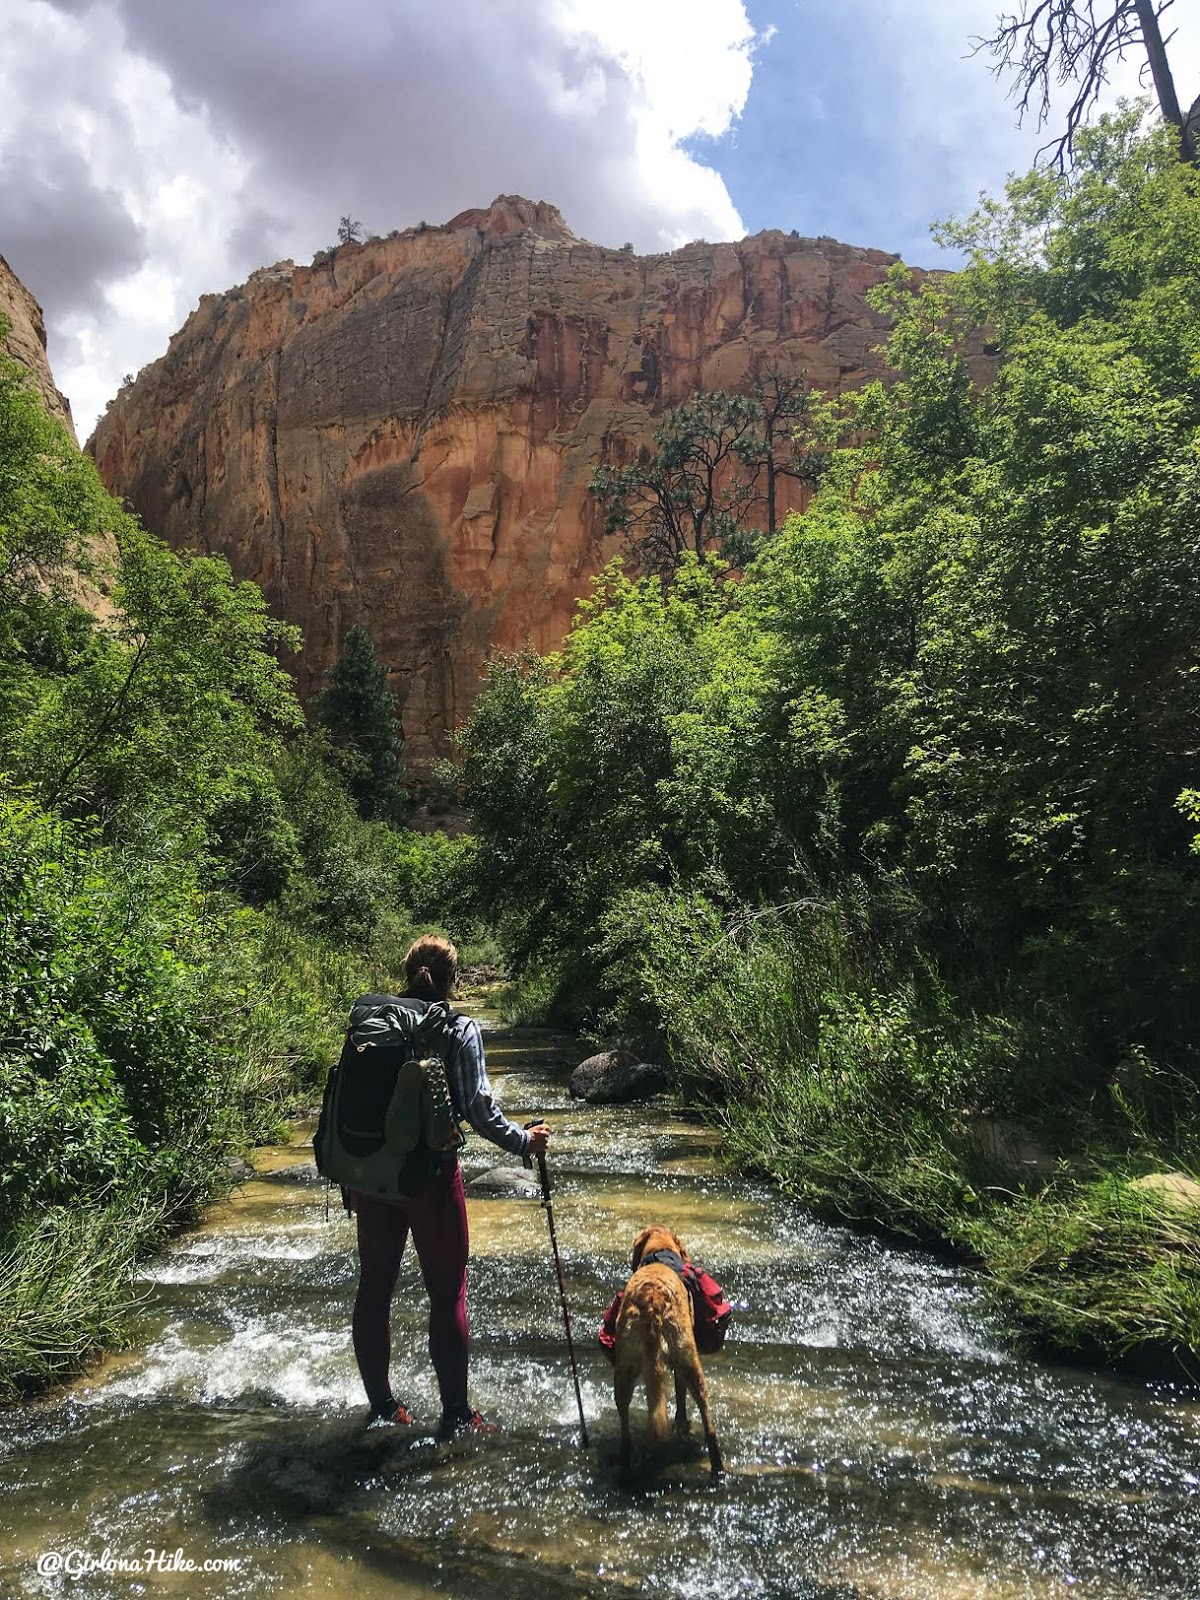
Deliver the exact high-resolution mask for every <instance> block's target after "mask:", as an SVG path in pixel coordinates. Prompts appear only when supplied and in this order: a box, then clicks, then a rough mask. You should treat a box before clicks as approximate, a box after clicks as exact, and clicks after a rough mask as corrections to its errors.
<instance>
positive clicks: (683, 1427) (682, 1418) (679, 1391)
mask: <svg viewBox="0 0 1200 1600" xmlns="http://www.w3.org/2000/svg"><path fill="white" fill-rule="evenodd" d="M687 1388H688V1386H687V1378H686V1377H685V1376H684V1374H683V1373H682V1372H681V1371H680V1370H679V1368H678V1367H676V1368H675V1432H676V1433H687V1432H688V1414H687Z"/></svg>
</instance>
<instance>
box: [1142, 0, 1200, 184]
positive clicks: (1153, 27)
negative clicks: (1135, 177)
mask: <svg viewBox="0 0 1200 1600" xmlns="http://www.w3.org/2000/svg"><path fill="white" fill-rule="evenodd" d="M1133 9H1134V10H1135V11H1136V12H1137V19H1138V23H1139V25H1140V27H1141V30H1142V41H1143V43H1144V44H1145V46H1146V54H1147V56H1148V57H1149V58H1150V71H1151V73H1152V74H1153V75H1154V90H1155V93H1156V94H1157V95H1158V108H1159V110H1160V111H1161V112H1162V114H1163V116H1164V117H1165V118H1166V120H1167V121H1168V122H1170V123H1171V124H1173V126H1175V127H1176V128H1178V129H1179V141H1180V145H1181V148H1182V151H1183V157H1184V160H1185V161H1195V159H1196V147H1195V144H1194V142H1193V139H1192V134H1191V129H1190V127H1189V125H1188V124H1186V123H1185V122H1184V120H1183V112H1182V111H1181V110H1180V109H1179V96H1178V95H1177V94H1176V93H1175V80H1174V78H1172V76H1171V68H1170V66H1169V65H1168V63H1167V51H1166V46H1165V45H1164V44H1163V37H1162V29H1161V28H1160V27H1159V25H1158V17H1157V16H1156V15H1155V12H1154V0H1133Z"/></svg>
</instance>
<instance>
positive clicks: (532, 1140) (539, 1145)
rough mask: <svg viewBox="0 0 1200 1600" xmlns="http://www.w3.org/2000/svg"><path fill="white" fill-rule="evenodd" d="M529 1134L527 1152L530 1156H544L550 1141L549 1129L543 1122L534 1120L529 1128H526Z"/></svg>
mask: <svg viewBox="0 0 1200 1600" xmlns="http://www.w3.org/2000/svg"><path fill="white" fill-rule="evenodd" d="M525 1132H526V1133H527V1134H528V1135H529V1154H530V1155H531V1156H544V1155H545V1154H546V1149H547V1146H548V1145H549V1143H550V1129H549V1128H548V1127H547V1125H546V1124H545V1123H544V1122H535V1123H534V1124H533V1126H532V1127H531V1128H526V1129H525Z"/></svg>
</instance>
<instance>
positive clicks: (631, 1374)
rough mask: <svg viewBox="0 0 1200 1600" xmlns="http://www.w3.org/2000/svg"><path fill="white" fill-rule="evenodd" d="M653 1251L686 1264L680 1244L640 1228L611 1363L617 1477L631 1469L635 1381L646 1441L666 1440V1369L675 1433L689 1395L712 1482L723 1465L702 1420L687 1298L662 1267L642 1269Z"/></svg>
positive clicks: (663, 1231)
mask: <svg viewBox="0 0 1200 1600" xmlns="http://www.w3.org/2000/svg"><path fill="white" fill-rule="evenodd" d="M656 1250H671V1251H673V1252H674V1253H675V1254H676V1255H677V1256H681V1257H682V1258H683V1260H684V1261H686V1260H687V1259H688V1253H687V1250H686V1249H685V1247H684V1243H683V1240H682V1239H681V1238H680V1237H679V1236H678V1234H674V1233H672V1232H671V1231H670V1229H669V1228H664V1227H657V1226H656V1227H652V1228H646V1229H645V1231H644V1232H642V1233H639V1234H638V1236H637V1238H636V1239H635V1240H634V1245H633V1276H632V1277H631V1278H630V1280H629V1282H628V1284H627V1285H626V1286H625V1293H624V1295H623V1296H622V1299H621V1309H620V1311H619V1313H618V1314H617V1342H616V1349H615V1352H614V1357H613V1388H614V1390H615V1393H616V1401H617V1411H618V1413H619V1414H620V1417H621V1471H622V1472H623V1473H625V1474H626V1475H628V1472H629V1469H630V1465H631V1455H632V1451H631V1446H630V1439H629V1402H630V1401H631V1400H632V1398H633V1390H634V1385H635V1384H636V1383H637V1381H638V1379H639V1378H641V1379H642V1380H643V1381H644V1383H645V1385H646V1404H647V1406H648V1407H649V1409H650V1434H651V1437H652V1438H653V1439H654V1440H655V1441H656V1442H661V1440H662V1439H664V1438H665V1437H666V1432H667V1395H666V1376H667V1371H666V1369H667V1367H668V1366H670V1368H671V1371H672V1372H673V1373H674V1375H675V1428H676V1431H677V1432H679V1433H686V1432H687V1431H688V1417H687V1396H688V1391H689V1390H690V1391H691V1393H692V1395H693V1396H694V1398H695V1401H696V1405H697V1407H698V1408H699V1411H700V1420H701V1421H702V1422H703V1424H704V1443H705V1445H706V1447H707V1449H708V1461H709V1465H710V1467H711V1468H712V1472H713V1476H714V1477H716V1476H717V1475H718V1474H719V1473H721V1472H724V1470H725V1463H724V1461H723V1460H722V1459H721V1446H720V1445H719V1444H718V1442H717V1435H716V1433H715V1432H714V1430H713V1425H712V1418H711V1417H710V1416H709V1414H708V1389H707V1387H706V1386H705V1382H704V1369H703V1368H702V1367H701V1365H700V1356H699V1354H698V1352H697V1350H696V1337H695V1334H694V1332H693V1328H692V1323H693V1314H692V1297H691V1295H690V1294H689V1293H688V1291H687V1289H686V1288H685V1287H684V1284H683V1281H682V1279H681V1278H680V1276H679V1274H678V1273H677V1272H675V1271H674V1270H673V1268H671V1267H669V1266H667V1265H666V1264H665V1263H664V1262H660V1261H651V1262H648V1263H647V1264H646V1266H642V1259H643V1257H645V1256H648V1255H653V1253H654V1252H655V1251H656Z"/></svg>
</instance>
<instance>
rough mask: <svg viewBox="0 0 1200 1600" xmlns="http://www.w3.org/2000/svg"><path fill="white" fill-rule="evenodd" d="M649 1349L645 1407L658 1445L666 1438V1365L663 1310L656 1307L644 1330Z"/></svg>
mask: <svg viewBox="0 0 1200 1600" xmlns="http://www.w3.org/2000/svg"><path fill="white" fill-rule="evenodd" d="M646 1332H647V1334H648V1336H649V1343H650V1348H649V1350H648V1351H647V1355H646V1406H647V1409H648V1410H649V1412H650V1437H651V1438H652V1439H653V1440H654V1441H655V1442H656V1443H658V1444H661V1443H662V1441H663V1440H664V1439H665V1438H666V1436H667V1363H666V1360H665V1358H664V1354H663V1337H664V1328H663V1308H662V1306H660V1305H656V1306H655V1307H654V1308H653V1313H652V1315H651V1317H650V1319H649V1326H648V1327H647V1329H646Z"/></svg>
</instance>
